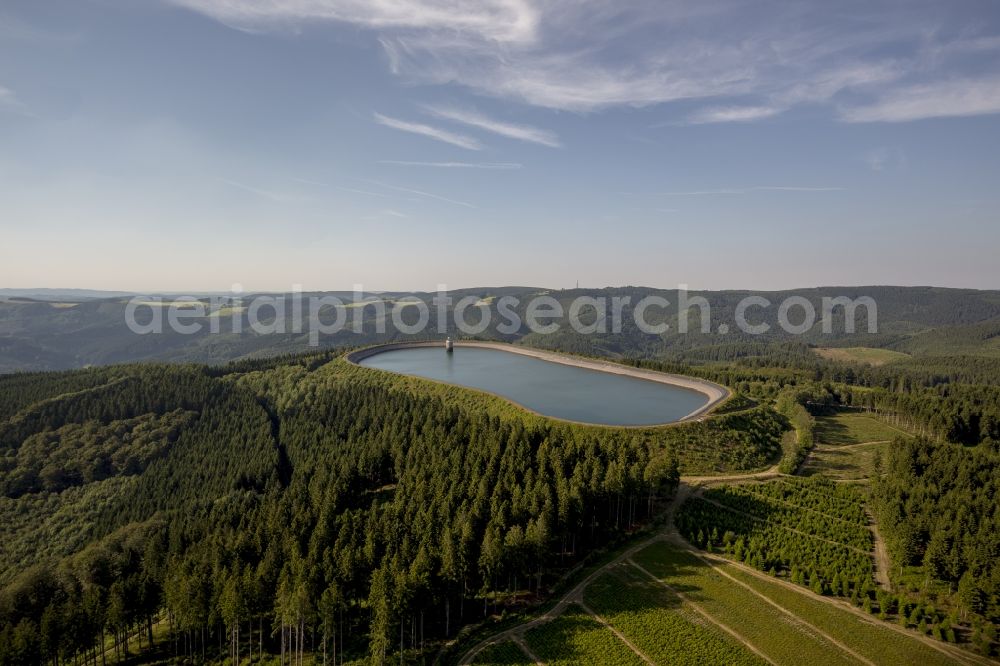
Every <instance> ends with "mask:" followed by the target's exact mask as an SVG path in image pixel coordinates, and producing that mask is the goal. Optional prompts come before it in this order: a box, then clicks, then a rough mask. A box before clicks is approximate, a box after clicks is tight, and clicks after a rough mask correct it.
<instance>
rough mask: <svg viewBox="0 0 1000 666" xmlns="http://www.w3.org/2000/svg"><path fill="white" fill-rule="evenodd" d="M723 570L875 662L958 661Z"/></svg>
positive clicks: (869, 622)
mask: <svg viewBox="0 0 1000 666" xmlns="http://www.w3.org/2000/svg"><path fill="white" fill-rule="evenodd" d="M722 569H723V571H725V572H726V573H728V574H729V575H731V576H732V577H733V578H736V579H737V580H739V581H741V582H743V583H745V584H747V585H749V586H750V587H752V588H753V589H755V590H756V591H758V592H760V593H761V594H764V595H766V596H767V597H768V598H769V599H771V600H772V601H774V602H776V603H778V604H781V605H782V606H783V607H785V608H787V609H788V610H790V611H792V612H793V613H795V614H796V615H798V616H799V617H802V618H805V619H807V620H808V622H809V623H810V624H812V625H813V626H815V627H818V628H819V629H822V630H823V631H825V632H826V633H828V634H829V635H830V636H832V637H833V638H835V639H837V640H838V641H841V642H842V643H844V644H845V645H847V646H848V647H849V648H851V649H852V650H854V651H855V652H857V653H858V654H860V655H861V656H863V657H866V658H868V659H871V660H872V661H874V662H875V663H879V664H924V665H927V666H933V665H935V664H941V665H944V664H954V663H956V662H957V660H955V659H952V658H951V657H949V656H947V655H946V654H945V653H943V652H941V651H940V650H938V649H936V648H933V647H931V646H930V645H927V644H926V643H923V642H921V641H919V640H917V639H916V638H914V637H912V636H908V635H906V634H904V633H902V632H899V631H896V630H895V629H893V628H892V626H891V625H889V624H888V623H884V622H881V621H878V620H875V619H874V618H873V619H867V618H865V617H862V616H860V615H857V614H855V613H852V612H850V611H848V610H847V609H845V608H838V607H836V606H834V605H833V604H830V603H828V602H826V601H824V600H823V599H822V598H820V597H817V596H816V595H814V594H812V593H811V592H809V591H808V590H805V589H802V590H796V589H792V588H789V587H788V586H785V585H781V584H780V583H776V582H773V581H769V580H766V579H764V578H761V577H759V576H755V575H753V574H751V573H747V572H746V571H745V570H742V569H740V568H739V567H736V566H732V565H723V566H722Z"/></svg>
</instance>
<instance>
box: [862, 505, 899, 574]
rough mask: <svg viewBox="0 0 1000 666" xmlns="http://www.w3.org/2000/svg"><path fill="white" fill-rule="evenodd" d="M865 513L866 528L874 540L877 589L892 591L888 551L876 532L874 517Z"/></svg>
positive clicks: (883, 540)
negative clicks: (866, 519) (866, 516)
mask: <svg viewBox="0 0 1000 666" xmlns="http://www.w3.org/2000/svg"><path fill="white" fill-rule="evenodd" d="M865 513H866V514H867V515H868V519H869V521H870V522H869V523H868V527H869V529H871V531H872V539H874V551H875V580H876V581H877V582H878V584H879V587H881V588H882V589H883V590H886V591H887V592H891V591H892V579H891V578H890V577H889V567H891V566H892V562H891V561H890V560H889V549H888V548H886V546H885V539H883V538H882V533H881V532H879V531H878V522H877V521H876V520H875V516H873V515H872V514H871V512H869V511H868V509H865Z"/></svg>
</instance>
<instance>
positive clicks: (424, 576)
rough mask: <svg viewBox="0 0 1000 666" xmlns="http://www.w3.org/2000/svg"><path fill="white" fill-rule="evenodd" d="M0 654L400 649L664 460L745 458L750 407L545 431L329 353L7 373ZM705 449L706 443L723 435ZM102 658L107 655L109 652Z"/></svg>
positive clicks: (589, 519)
mask: <svg viewBox="0 0 1000 666" xmlns="http://www.w3.org/2000/svg"><path fill="white" fill-rule="evenodd" d="M0 391H2V392H3V395H4V400H3V404H4V405H5V407H6V409H7V414H6V415H5V416H6V420H5V422H4V423H3V426H2V428H0V446H2V447H3V449H2V452H3V453H2V458H0V461H2V463H0V464H2V465H3V467H2V473H0V488H2V489H3V498H2V500H0V507H2V508H0V511H2V514H3V521H2V523H3V526H4V527H3V539H2V542H0V543H2V545H0V549H2V550H0V552H2V555H3V556H2V558H0V563H2V566H3V569H2V571H0V581H2V583H3V591H2V594H0V620H2V630H0V655H2V657H0V659H2V660H3V662H4V663H10V664H29V663H39V662H45V661H49V662H55V661H64V660H68V659H77V660H84V661H86V660H88V659H89V660H91V661H93V660H96V659H98V654H99V652H100V651H99V650H98V649H97V646H99V645H106V644H107V642H108V641H112V642H113V643H114V645H113V650H115V651H121V650H123V649H124V647H123V646H125V645H127V641H126V640H125V638H126V637H127V636H135V635H136V634H139V640H140V643H141V642H142V641H147V642H148V641H150V640H152V638H153V630H152V626H153V624H154V622H160V623H162V622H166V623H167V625H168V627H169V636H170V638H169V642H168V644H166V645H161V646H160V649H161V650H162V651H164V652H165V653H168V654H169V655H179V656H183V655H188V656H190V657H192V658H198V659H201V658H217V657H219V656H220V655H222V656H225V655H226V654H232V656H234V657H235V656H237V655H236V654H235V652H236V651H241V652H245V653H249V652H250V651H251V650H252V651H254V652H257V653H258V654H260V653H261V651H263V652H265V653H270V654H286V655H288V654H293V655H294V654H301V653H302V652H304V651H308V652H310V653H319V652H322V653H325V654H327V655H329V657H330V659H333V658H334V655H336V657H335V658H336V659H337V660H340V659H341V658H343V657H349V658H354V657H359V656H363V655H371V656H372V657H374V658H376V659H377V660H381V659H382V658H384V657H385V656H386V655H388V654H391V653H398V652H399V651H400V650H402V651H403V652H404V653H408V652H414V653H417V652H419V651H420V650H421V648H424V647H425V646H426V645H428V644H430V643H431V642H432V641H434V640H437V639H440V638H444V637H449V636H453V635H454V634H455V633H456V632H457V631H458V629H459V628H460V627H461V626H462V625H463V624H465V623H469V622H473V621H478V620H481V619H482V618H483V617H484V615H486V614H490V613H493V612H494V611H496V609H497V607H498V604H503V603H508V602H509V601H510V599H509V596H508V593H513V592H515V591H522V592H526V593H529V594H534V595H543V594H544V593H545V591H546V589H547V588H548V587H549V586H551V585H552V584H554V583H555V582H556V580H557V578H558V576H559V575H561V574H562V573H564V572H565V571H567V570H568V569H570V568H571V567H572V566H573V565H575V564H577V563H579V562H580V561H581V560H582V559H583V558H584V557H585V556H586V555H587V554H589V553H591V552H593V551H594V550H595V549H597V548H600V547H601V546H604V545H606V544H608V543H611V542H613V541H615V540H617V539H620V538H621V537H622V536H624V535H626V534H627V533H628V532H629V531H630V530H632V529H634V528H635V527H636V526H637V525H639V524H641V523H643V522H644V521H648V520H649V519H650V517H651V516H653V515H655V514H656V512H657V510H658V509H659V508H660V507H661V506H662V504H663V502H664V501H665V500H666V499H667V498H669V496H670V494H671V492H672V490H673V488H674V487H675V485H676V483H677V478H678V474H679V473H680V472H681V471H708V472H711V471H725V470H731V469H747V468H755V467H761V466H763V465H765V464H766V463H767V461H768V460H770V459H771V458H773V457H774V455H775V453H776V451H777V446H778V445H777V442H778V440H779V438H780V434H781V432H782V431H783V430H784V425H783V422H782V420H781V417H780V416H779V415H778V414H776V413H775V412H774V411H772V410H771V409H769V408H766V407H750V408H747V409H742V410H737V411H734V412H732V413H729V414H723V415H720V416H718V417H715V418H714V419H711V420H708V421H706V422H704V423H690V424H684V425H681V426H678V427H672V428H671V427H668V428H653V429H608V428H597V427H585V426H577V425H571V424H563V423H558V424H557V423H555V422H551V421H547V420H545V419H543V418H541V417H537V416H534V415H530V414H528V413H526V412H523V411H522V410H520V409H518V408H515V407H513V406H511V405H510V404H509V403H506V402H504V401H502V400H499V399H496V398H492V397H488V396H485V395H482V394H473V393H471V392H468V391H464V390H461V389H457V388H454V387H446V386H443V385H437V384H432V383H429V382H426V381H421V380H416V379H411V378H404V377H398V376H389V375H386V374H385V373H379V372H377V371H372V370H367V369H364V368H359V367H356V366H352V365H349V364H347V363H346V362H344V361H343V360H341V359H339V358H337V357H335V356H333V355H320V356H308V357H298V358H291V359H284V360H277V361H262V362H249V363H242V364H237V365H233V366H227V367H223V368H206V367H200V366H156V365H148V366H118V367H111V368H106V369H97V370H87V371H80V372H76V373H66V374H48V375H46V374H42V375H14V376H8V377H4V378H2V379H0ZM720 444H721V445H720ZM103 658H104V657H103V656H102V657H101V659H102V660H103Z"/></svg>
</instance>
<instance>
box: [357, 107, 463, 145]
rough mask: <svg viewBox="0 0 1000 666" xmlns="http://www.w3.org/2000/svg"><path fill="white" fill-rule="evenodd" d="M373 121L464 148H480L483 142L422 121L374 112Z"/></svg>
mask: <svg viewBox="0 0 1000 666" xmlns="http://www.w3.org/2000/svg"><path fill="white" fill-rule="evenodd" d="M375 122H377V123H378V124H380V125H385V126H386V127H391V128H392V129H396V130H400V131H401V132H410V133H411V134H419V135H421V136H426V137H429V138H431V139H435V140H437V141H443V142H444V143H450V144H451V145H453V146H458V147H459V148H465V149H466V150H482V149H483V144H481V143H480V142H479V141H478V140H477V139H474V138H472V137H470V136H465V135H463V134H455V133H453V132H449V131H448V130H443V129H441V128H439V127H432V126H431V125H424V124H422V123H411V122H408V121H405V120H398V119H396V118H390V117H389V116H384V115H382V114H381V113H376V114H375Z"/></svg>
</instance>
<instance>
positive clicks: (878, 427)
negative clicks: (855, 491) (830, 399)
mask: <svg viewBox="0 0 1000 666" xmlns="http://www.w3.org/2000/svg"><path fill="white" fill-rule="evenodd" d="M815 432H816V446H815V448H814V449H813V450H812V453H810V455H809V458H808V459H807V460H806V463H805V464H804V465H803V466H802V468H801V469H800V470H799V473H800V474H801V475H802V476H816V475H820V476H825V477H828V478H831V479H838V480H845V481H846V480H859V479H867V478H869V477H870V476H871V474H872V470H873V469H874V466H875V460H876V457H877V456H878V454H879V452H880V451H881V450H882V449H883V448H885V447H886V446H890V445H891V441H890V440H893V439H895V438H896V437H906V436H907V434H906V433H904V432H903V431H902V430H899V429H898V428H894V427H892V426H890V425H888V424H886V423H883V422H881V421H879V420H878V419H876V418H874V417H872V416H868V415H867V414H857V413H839V414H836V415H834V416H818V417H816V431H815Z"/></svg>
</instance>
